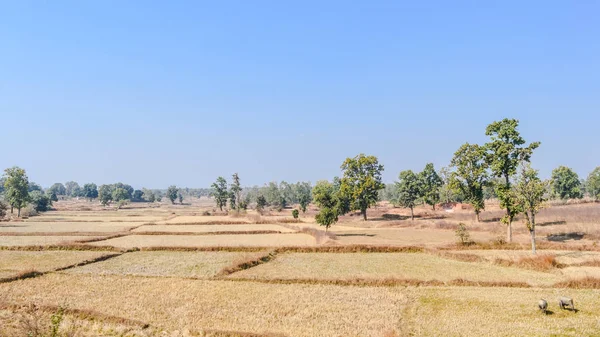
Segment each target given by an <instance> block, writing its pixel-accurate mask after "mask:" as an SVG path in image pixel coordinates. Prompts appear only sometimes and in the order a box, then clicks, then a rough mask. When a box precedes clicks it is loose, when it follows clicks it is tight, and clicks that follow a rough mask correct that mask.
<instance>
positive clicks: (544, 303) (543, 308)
mask: <svg viewBox="0 0 600 337" xmlns="http://www.w3.org/2000/svg"><path fill="white" fill-rule="evenodd" d="M538 308H540V310H541V311H542V312H543V313H544V314H545V313H547V311H548V302H547V301H546V300H545V299H543V298H542V299H541V300H540V301H539V302H538Z"/></svg>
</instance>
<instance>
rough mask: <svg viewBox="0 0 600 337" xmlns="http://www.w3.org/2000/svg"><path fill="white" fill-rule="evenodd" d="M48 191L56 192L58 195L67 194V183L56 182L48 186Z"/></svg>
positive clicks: (49, 192) (50, 192)
mask: <svg viewBox="0 0 600 337" xmlns="http://www.w3.org/2000/svg"><path fill="white" fill-rule="evenodd" d="M46 193H48V194H53V193H54V194H56V195H66V194H67V189H66V188H65V185H63V184H61V183H55V184H53V185H52V186H50V188H48V191H46Z"/></svg>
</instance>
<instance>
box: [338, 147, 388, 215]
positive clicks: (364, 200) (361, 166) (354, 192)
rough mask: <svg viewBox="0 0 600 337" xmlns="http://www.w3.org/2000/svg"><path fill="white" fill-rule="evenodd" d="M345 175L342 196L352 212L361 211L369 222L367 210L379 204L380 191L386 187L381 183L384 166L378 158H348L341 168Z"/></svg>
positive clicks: (363, 156)
mask: <svg viewBox="0 0 600 337" xmlns="http://www.w3.org/2000/svg"><path fill="white" fill-rule="evenodd" d="M341 169H342V171H343V172H344V175H343V177H342V179H341V181H340V188H339V189H340V196H341V198H343V199H346V200H348V202H349V206H350V210H360V212H361V213H362V215H363V218H364V220H365V221H366V220H367V209H368V208H370V207H371V206H372V205H375V204H376V203H377V199H378V191H379V190H381V189H383V188H384V187H385V186H384V184H383V183H382V182H381V172H383V165H380V164H379V161H378V160H377V157H375V156H365V155H364V154H362V153H361V154H359V155H358V156H356V157H354V158H346V160H345V161H344V163H342V166H341Z"/></svg>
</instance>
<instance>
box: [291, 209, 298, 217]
mask: <svg viewBox="0 0 600 337" xmlns="http://www.w3.org/2000/svg"><path fill="white" fill-rule="evenodd" d="M299 215H300V212H298V210H297V209H294V210H292V216H293V217H294V219H298V216H299Z"/></svg>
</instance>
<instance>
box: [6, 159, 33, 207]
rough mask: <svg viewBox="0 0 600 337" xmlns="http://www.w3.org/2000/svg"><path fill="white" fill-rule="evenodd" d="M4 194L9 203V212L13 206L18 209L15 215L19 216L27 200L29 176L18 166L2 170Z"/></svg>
mask: <svg viewBox="0 0 600 337" xmlns="http://www.w3.org/2000/svg"><path fill="white" fill-rule="evenodd" d="M4 189H5V191H4V194H5V198H6V200H7V201H8V204H9V205H10V210H11V213H12V212H13V208H16V209H17V210H18V213H17V216H18V217H20V216H21V208H23V207H25V206H27V203H28V202H29V200H30V198H29V178H28V177H27V174H26V173H25V170H24V169H22V168H20V167H17V166H15V167H11V168H7V169H6V170H4Z"/></svg>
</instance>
